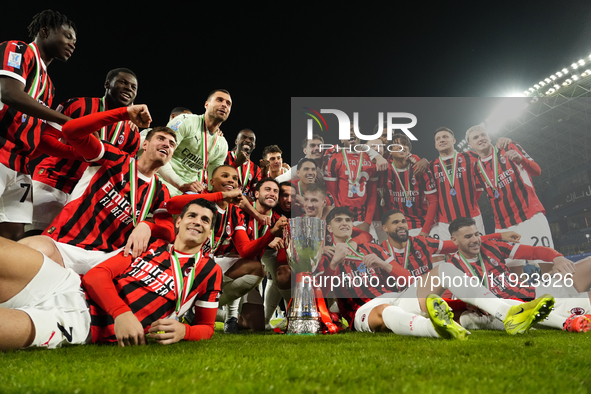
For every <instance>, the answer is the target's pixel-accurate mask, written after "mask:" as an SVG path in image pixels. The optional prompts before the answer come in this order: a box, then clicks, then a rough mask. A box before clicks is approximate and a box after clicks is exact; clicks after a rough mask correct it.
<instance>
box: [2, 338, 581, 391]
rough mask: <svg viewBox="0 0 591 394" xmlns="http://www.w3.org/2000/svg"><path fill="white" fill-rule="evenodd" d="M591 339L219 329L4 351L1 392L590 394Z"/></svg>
mask: <svg viewBox="0 0 591 394" xmlns="http://www.w3.org/2000/svg"><path fill="white" fill-rule="evenodd" d="M590 345H591V333H589V334H574V333H566V332H560V331H550V330H536V331H531V332H529V333H526V334H524V335H519V336H509V335H507V334H506V333H504V332H494V331H475V332H473V333H472V335H471V336H470V338H468V340H467V341H462V342H459V341H446V340H435V339H428V338H414V337H401V336H396V335H394V334H365V333H354V332H348V333H342V334H339V335H333V336H328V335H317V336H287V335H278V334H271V333H266V334H254V333H241V334H238V335H228V334H224V333H223V332H219V331H216V333H215V334H214V336H213V338H212V339H211V340H210V341H204V342H181V343H178V344H175V345H172V346H160V345H158V344H156V343H154V342H152V343H150V344H149V345H147V346H138V347H130V348H118V347H116V346H97V345H87V346H71V347H66V348H62V349H57V350H44V349H31V350H24V351H17V352H8V353H0V361H1V370H2V372H1V373H0V392H1V393H28V392H30V393H142V394H143V393H161V394H162V393H183V394H184V393H273V392H275V393H286V394H294V393H300V392H302V393H364V394H369V393H446V394H448V393H455V392H463V393H489V392H499V393H587V392H590V391H591V357H590V355H589V351H590V349H591V346H590Z"/></svg>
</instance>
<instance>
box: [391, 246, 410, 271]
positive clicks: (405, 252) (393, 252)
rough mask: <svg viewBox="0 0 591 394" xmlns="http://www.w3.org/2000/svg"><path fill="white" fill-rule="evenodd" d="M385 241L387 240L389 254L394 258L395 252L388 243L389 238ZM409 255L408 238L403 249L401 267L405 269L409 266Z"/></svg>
mask: <svg viewBox="0 0 591 394" xmlns="http://www.w3.org/2000/svg"><path fill="white" fill-rule="evenodd" d="M386 241H387V242H388V243H387V245H388V252H390V256H392V257H394V258H396V252H395V251H394V248H393V247H392V245H390V239H387V240H386ZM409 256H410V239H409V240H408V241H406V248H405V251H404V264H403V267H404V268H406V269H408V266H409V264H408V258H409ZM396 261H398V260H396Z"/></svg>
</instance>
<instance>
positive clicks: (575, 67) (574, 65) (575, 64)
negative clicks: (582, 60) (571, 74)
mask: <svg viewBox="0 0 591 394" xmlns="http://www.w3.org/2000/svg"><path fill="white" fill-rule="evenodd" d="M570 66H571V67H572V68H573V70H576V69H577V68H579V65H578V64H577V63H573V64H571V65H570Z"/></svg>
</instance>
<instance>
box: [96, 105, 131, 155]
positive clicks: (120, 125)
mask: <svg viewBox="0 0 591 394" xmlns="http://www.w3.org/2000/svg"><path fill="white" fill-rule="evenodd" d="M106 110H107V103H106V101H105V98H104V97H101V99H100V100H99V112H103V111H106ZM124 125H125V121H124V120H121V121H119V122H117V125H116V126H115V132H114V133H113V136H112V137H111V139H107V137H108V134H107V126H103V127H102V128H101V132H100V139H101V140H103V141H107V142H110V143H111V144H113V145H114V144H115V142H116V141H117V138H118V137H119V133H121V130H122V129H123V126H124Z"/></svg>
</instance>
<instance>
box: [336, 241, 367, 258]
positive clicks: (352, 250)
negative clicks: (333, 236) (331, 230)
mask: <svg viewBox="0 0 591 394" xmlns="http://www.w3.org/2000/svg"><path fill="white" fill-rule="evenodd" d="M350 240H351V238H349V239H348V240H346V241H345V243H346V244H347V246H348V247H349V250H350V251H351V252H352V253H353V254H348V255H346V256H345V258H346V259H348V260H355V261H361V260H363V258H364V257H365V255H364V254H363V253H360V252H357V251H355V249H353V247H352V246H351V244H350V243H349V241H350ZM332 246H334V247H335V248H336V245H335V244H334V242H333V244H332Z"/></svg>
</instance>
